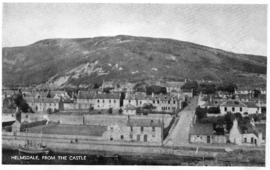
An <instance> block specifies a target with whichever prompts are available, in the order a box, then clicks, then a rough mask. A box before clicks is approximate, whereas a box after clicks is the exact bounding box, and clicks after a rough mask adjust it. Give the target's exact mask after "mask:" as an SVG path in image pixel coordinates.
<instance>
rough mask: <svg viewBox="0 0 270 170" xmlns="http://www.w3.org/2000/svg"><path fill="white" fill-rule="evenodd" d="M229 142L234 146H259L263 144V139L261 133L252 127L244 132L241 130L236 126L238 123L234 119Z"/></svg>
mask: <svg viewBox="0 0 270 170" xmlns="http://www.w3.org/2000/svg"><path fill="white" fill-rule="evenodd" d="M229 141H230V142H231V143H233V144H236V145H251V146H260V145H261V144H262V142H263V137H262V133H261V132H259V131H258V130H257V129H256V127H255V126H252V125H251V126H248V128H247V129H245V130H241V129H240V128H239V126H238V121H237V120H236V119H235V120H234V121H233V126H232V128H231V130H230V133H229Z"/></svg>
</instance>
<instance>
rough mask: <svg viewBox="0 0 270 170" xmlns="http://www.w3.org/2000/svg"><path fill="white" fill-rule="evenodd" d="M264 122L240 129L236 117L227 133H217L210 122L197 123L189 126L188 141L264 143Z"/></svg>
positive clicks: (240, 143)
mask: <svg viewBox="0 0 270 170" xmlns="http://www.w3.org/2000/svg"><path fill="white" fill-rule="evenodd" d="M265 129H266V128H265V124H263V125H258V126H256V125H255V124H250V125H249V126H248V128H247V129H241V128H240V126H239V125H238V121H237V119H235V120H234V121H233V126H232V128H231V129H230V132H229V133H228V134H223V135H220V134H217V133H216V132H215V130H214V128H213V124H211V123H205V124H202V123H197V124H195V125H193V126H192V127H191V131H190V134H189V141H190V143H197V144H227V143H231V144H236V145H248V146H261V145H265V139H266V130H265Z"/></svg>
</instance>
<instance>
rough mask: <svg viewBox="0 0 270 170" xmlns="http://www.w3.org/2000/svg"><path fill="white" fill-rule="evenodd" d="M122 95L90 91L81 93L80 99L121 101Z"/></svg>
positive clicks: (79, 94)
mask: <svg viewBox="0 0 270 170" xmlns="http://www.w3.org/2000/svg"><path fill="white" fill-rule="evenodd" d="M120 95H121V94H120V93H102V94H99V93H96V92H89V91H79V93H78V99H120Z"/></svg>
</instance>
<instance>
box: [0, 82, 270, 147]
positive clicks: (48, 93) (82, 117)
mask: <svg viewBox="0 0 270 170" xmlns="http://www.w3.org/2000/svg"><path fill="white" fill-rule="evenodd" d="M119 84H120V83H118V84H115V83H114V82H110V81H107V82H103V83H102V85H101V86H100V87H99V88H96V89H88V90H77V91H67V90H50V89H35V88H24V89H16V90H14V89H13V90H12V89H3V91H2V94H3V96H2V97H3V123H2V124H3V135H7V136H19V135H20V134H21V135H22V136H24V137H25V136H26V135H28V136H29V134H32V136H38V134H40V133H43V138H44V140H43V141H44V142H45V143H46V140H47V141H48V142H49V141H51V142H52V140H51V138H52V137H53V138H54V140H55V141H63V140H64V139H65V141H68V143H72V144H78V143H81V142H89V141H99V143H104V144H125V145H140V146H161V147H163V146H169V147H176V146H178V147H180V146H193V147H209V146H213V147H214V148H223V149H228V148H230V147H231V148H234V147H237V148H239V147H259V148H260V147H264V146H265V139H266V137H265V136H266V127H265V126H266V121H265V120H266V91H265V89H262V88H259V89H245V88H236V87H235V86H234V85H232V84H227V85H222V86H220V85H219V86H218V85H216V84H213V83H211V82H210V83H205V82H199V83H198V82H196V81H179V82H177V81H171V82H169V81H167V82H164V81H163V82H160V81H157V82H154V83H153V82H152V84H147V85H145V84H143V83H122V84H120V85H119ZM18 95H19V96H20V95H21V96H22V101H21V102H20V105H21V106H20V109H19V108H18V107H16V106H15V105H14V101H13V99H14V96H18ZM184 129H185V130H184ZM46 138H48V139H46ZM49 138H50V139H49Z"/></svg>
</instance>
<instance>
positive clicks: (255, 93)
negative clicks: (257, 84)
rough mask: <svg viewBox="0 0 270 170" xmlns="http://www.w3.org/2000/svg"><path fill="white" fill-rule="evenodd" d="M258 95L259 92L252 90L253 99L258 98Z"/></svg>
mask: <svg viewBox="0 0 270 170" xmlns="http://www.w3.org/2000/svg"><path fill="white" fill-rule="evenodd" d="M260 94H261V91H260V90H257V89H254V90H253V97H255V98H258V97H259V95H260Z"/></svg>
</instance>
